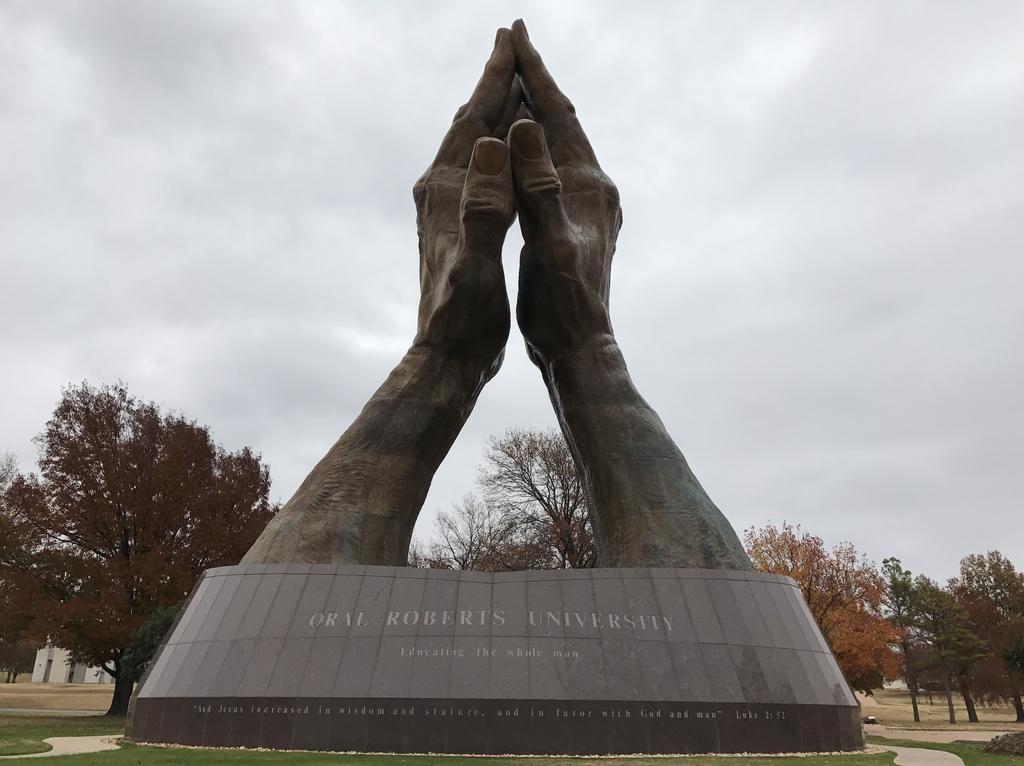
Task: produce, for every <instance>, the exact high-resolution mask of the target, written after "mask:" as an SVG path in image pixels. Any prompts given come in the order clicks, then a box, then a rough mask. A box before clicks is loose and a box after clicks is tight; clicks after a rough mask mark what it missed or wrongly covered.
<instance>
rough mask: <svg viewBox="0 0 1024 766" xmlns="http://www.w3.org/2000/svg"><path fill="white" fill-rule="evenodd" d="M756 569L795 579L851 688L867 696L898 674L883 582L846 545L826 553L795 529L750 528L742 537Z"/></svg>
mask: <svg viewBox="0 0 1024 766" xmlns="http://www.w3.org/2000/svg"><path fill="white" fill-rule="evenodd" d="M744 542H745V544H746V548H747V553H748V554H749V556H750V559H751V561H752V562H753V564H754V566H755V567H756V568H757V569H760V570H761V571H763V572H771V573H773V574H781V575H786V576H788V577H792V578H793V579H794V580H796V582H797V585H798V586H799V587H800V590H801V592H802V593H803V595H804V599H805V600H806V601H807V606H808V608H809V609H810V611H811V614H812V615H813V616H814V619H815V621H816V622H817V623H818V627H819V629H820V630H821V633H822V635H823V636H824V637H825V640H826V641H827V642H828V644H829V646H830V647H831V648H832V652H833V654H834V655H835V658H836V662H838V663H839V667H840V668H841V669H842V671H843V674H844V675H845V676H846V680H847V681H848V682H849V683H850V685H851V686H852V687H853V688H855V689H859V690H861V691H864V692H866V693H870V692H871V690H872V689H877V688H878V687H879V686H881V685H882V681H883V680H884V678H885V677H889V676H892V675H895V673H896V672H897V662H896V657H895V656H894V655H893V653H892V651H891V650H890V646H891V645H892V644H893V643H894V642H895V641H896V638H897V634H896V631H895V629H894V628H893V626H892V625H891V624H890V623H889V621H888V620H886V619H885V617H884V616H883V615H882V613H881V606H882V598H883V595H884V593H885V582H884V580H883V579H882V577H881V575H880V574H879V573H878V571H877V570H876V569H875V567H874V565H873V564H871V563H870V562H869V561H867V559H865V558H864V557H862V556H861V555H860V554H858V553H857V551H856V549H855V548H854V547H853V546H852V545H850V544H849V543H842V544H840V545H837V546H835V547H833V548H832V550H831V551H829V550H827V549H826V548H825V544H824V542H823V541H822V539H821V538H820V537H817V536H815V535H811V534H809V533H806V532H803V531H802V530H801V528H800V526H799V525H797V526H794V525H792V524H788V523H785V522H784V523H783V524H782V527H781V528H776V527H772V526H767V527H764V528H763V529H756V528H751V529H748V530H747V531H746V533H745V535H744Z"/></svg>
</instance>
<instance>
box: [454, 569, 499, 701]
mask: <svg viewBox="0 0 1024 766" xmlns="http://www.w3.org/2000/svg"><path fill="white" fill-rule="evenodd" d="M455 603H456V604H458V602H455ZM487 614H488V620H487V622H488V625H487V636H486V638H487V684H486V689H487V692H486V693H487V699H494V694H493V693H492V692H491V647H492V645H493V644H494V642H493V641H492V640H491V637H492V636H491V634H492V633H493V631H494V576H493V574H492V575H491V576H490V577H489V578H488V579H487Z"/></svg>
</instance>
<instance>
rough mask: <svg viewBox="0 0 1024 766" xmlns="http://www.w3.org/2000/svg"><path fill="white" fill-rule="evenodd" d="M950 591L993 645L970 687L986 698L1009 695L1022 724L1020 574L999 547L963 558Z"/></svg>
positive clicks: (1023, 581) (1023, 586)
mask: <svg viewBox="0 0 1024 766" xmlns="http://www.w3.org/2000/svg"><path fill="white" fill-rule="evenodd" d="M949 591H950V594H951V595H952V596H953V598H954V599H955V600H956V602H957V604H959V606H960V607H961V608H962V609H963V611H964V612H965V614H966V615H967V621H968V627H969V628H970V630H971V631H972V632H973V633H975V634H976V635H977V636H978V637H979V638H981V639H982V640H983V641H984V642H985V643H986V644H987V645H988V647H989V648H990V649H991V651H992V654H991V656H990V657H988V658H985V659H984V660H982V661H981V662H979V663H978V664H977V665H975V667H974V671H973V673H972V679H971V680H972V682H973V686H974V688H975V689H976V691H977V692H978V694H979V695H980V696H981V697H982V698H983V699H985V700H987V701H989V702H993V701H1002V700H1006V699H1010V700H1012V701H1013V705H1014V708H1015V709H1016V713H1017V720H1018V721H1022V722H1024V704H1022V702H1021V688H1022V686H1024V673H1022V672H1021V671H1020V669H1019V666H1018V664H1017V661H1016V659H1015V658H1016V656H1017V653H1018V651H1020V650H1021V649H1022V648H1024V575H1022V574H1021V573H1020V572H1018V571H1017V570H1016V568H1015V567H1014V566H1013V563H1012V562H1011V561H1010V560H1009V559H1007V558H1006V557H1005V556H1003V555H1002V554H1001V553H999V552H998V551H989V552H988V553H987V554H984V555H981V554H975V555H971V556H966V557H965V558H963V559H962V560H961V561H960V575H959V577H956V578H954V579H953V580H951V581H950V583H949Z"/></svg>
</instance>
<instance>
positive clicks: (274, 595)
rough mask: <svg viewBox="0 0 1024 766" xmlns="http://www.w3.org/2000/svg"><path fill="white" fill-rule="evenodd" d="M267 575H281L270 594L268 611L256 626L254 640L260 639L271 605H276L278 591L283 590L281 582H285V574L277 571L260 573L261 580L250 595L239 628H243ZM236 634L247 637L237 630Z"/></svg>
mask: <svg viewBox="0 0 1024 766" xmlns="http://www.w3.org/2000/svg"><path fill="white" fill-rule="evenodd" d="M267 577H279V578H280V579H279V580H278V581H277V586H276V587H275V588H274V592H273V593H272V594H270V598H269V599H268V603H267V611H266V612H265V613H264V614H263V619H261V620H260V624H259V626H258V627H257V628H256V630H255V633H254V634H253V636H252V638H253V640H254V641H259V639H260V633H262V632H263V626H264V625H265V624H266V622H267V615H268V614H270V607H272V606H273V605H274V599H275V598H277V592H278V591H279V590H281V583H283V582H284V575H283V574H278V573H276V572H270V573H264V574H261V575H260V580H259V582H258V583H256V587H255V588H254V589H253V592H252V596H250V598H249V603H248V605H247V606H246V607H245V611H244V612H243V613H242V619H241V621H240V622H239V623H238V629H239V630H241V628H242V626H243V625H244V624H245V618H246V617H247V616H248V614H249V610H250V609H252V602H253V599H255V598H256V594H257V593H259V592H260V586H262V585H263V580H264V579H265V578H267ZM235 635H236V637H238V638H241V639H244V638H245V636H239V635H238V633H237V631H236V633H235Z"/></svg>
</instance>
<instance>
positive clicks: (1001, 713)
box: [862, 689, 1024, 731]
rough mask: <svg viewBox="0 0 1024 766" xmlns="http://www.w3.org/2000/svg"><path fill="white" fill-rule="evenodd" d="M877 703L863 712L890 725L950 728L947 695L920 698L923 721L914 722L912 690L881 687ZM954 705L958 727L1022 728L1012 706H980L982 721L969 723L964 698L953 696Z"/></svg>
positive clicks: (876, 699)
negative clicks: (883, 688) (882, 688)
mask: <svg viewBox="0 0 1024 766" xmlns="http://www.w3.org/2000/svg"><path fill="white" fill-rule="evenodd" d="M872 696H873V698H874V701H875V702H876V703H877V704H874V705H872V704H870V702H869V703H868V704H864V705H862V709H863V711H864V715H873V716H875V717H877V718H878V722H879V723H881V724H886V725H888V726H896V727H904V726H906V727H913V728H923V729H948V728H950V724H949V711H948V709H947V708H946V698H945V697H944V696H943V695H941V694H933V695H932V703H931V704H929V703H928V697H927V696H926V695H922V696H921V697H920V698H919V700H918V703H919V707H920V710H921V723H919V724H916V723H914V710H913V708H912V707H911V705H910V693H909V692H905V691H895V690H888V689H885V690H882V691H877V692H875V693H874V695H872ZM953 708H954V709H955V710H956V720H957V728H960V727H961V726H962V727H964V728H974V729H1000V730H1004V729H1005V730H1006V731H1011V730H1022V731H1024V724H1019V723H1015V720H1016V714H1015V713H1014V710H1013V708H1012V707H1011V706H1009V705H1006V706H999V707H985V706H979V707H978V718H979V719H980V722H979V723H968V722H967V708H965V707H964V701H963V698H962V697H959V696H954V697H953ZM869 728H870V727H869Z"/></svg>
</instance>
